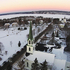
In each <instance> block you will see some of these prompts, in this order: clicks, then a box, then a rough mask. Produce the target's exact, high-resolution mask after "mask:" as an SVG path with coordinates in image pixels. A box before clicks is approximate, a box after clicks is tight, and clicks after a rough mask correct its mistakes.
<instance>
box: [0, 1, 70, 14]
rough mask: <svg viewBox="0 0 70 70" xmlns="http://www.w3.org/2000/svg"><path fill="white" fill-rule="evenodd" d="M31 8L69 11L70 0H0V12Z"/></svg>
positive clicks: (31, 9)
mask: <svg viewBox="0 0 70 70" xmlns="http://www.w3.org/2000/svg"><path fill="white" fill-rule="evenodd" d="M33 10H61V11H70V0H0V13H9V12H19V11H20V12H22V11H33Z"/></svg>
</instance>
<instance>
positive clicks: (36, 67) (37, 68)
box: [31, 58, 39, 70]
mask: <svg viewBox="0 0 70 70" xmlns="http://www.w3.org/2000/svg"><path fill="white" fill-rule="evenodd" d="M31 66H32V69H31V70H39V64H38V60H37V58H36V59H35V60H34V63H32V65H31Z"/></svg>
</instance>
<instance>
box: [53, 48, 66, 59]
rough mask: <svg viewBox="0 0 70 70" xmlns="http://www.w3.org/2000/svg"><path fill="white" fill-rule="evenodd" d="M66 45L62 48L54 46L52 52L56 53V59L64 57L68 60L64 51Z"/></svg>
mask: <svg viewBox="0 0 70 70" xmlns="http://www.w3.org/2000/svg"><path fill="white" fill-rule="evenodd" d="M63 51H64V47H61V48H60V49H55V48H53V50H52V53H53V54H55V57H56V59H63V60H67V56H66V55H65V54H64V53H63Z"/></svg>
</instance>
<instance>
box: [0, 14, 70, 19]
mask: <svg viewBox="0 0 70 70" xmlns="http://www.w3.org/2000/svg"><path fill="white" fill-rule="evenodd" d="M19 16H35V17H37V16H43V17H48V18H64V17H66V18H70V15H59V14H12V15H3V16H0V19H7V18H13V17H19Z"/></svg>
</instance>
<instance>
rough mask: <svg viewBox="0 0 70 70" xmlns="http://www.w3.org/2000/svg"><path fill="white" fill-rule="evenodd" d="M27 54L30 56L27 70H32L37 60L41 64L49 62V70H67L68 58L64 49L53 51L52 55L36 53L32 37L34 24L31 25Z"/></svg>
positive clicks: (26, 64)
mask: <svg viewBox="0 0 70 70" xmlns="http://www.w3.org/2000/svg"><path fill="white" fill-rule="evenodd" d="M27 41H28V44H27V49H26V52H27V53H29V54H30V55H28V56H26V60H25V68H26V70H31V65H32V63H34V60H35V59H36V58H37V60H38V62H39V63H43V62H44V61H45V60H46V61H47V62H48V65H49V66H50V67H48V70H51V68H52V70H65V67H66V59H67V56H66V55H65V54H64V53H63V50H64V48H63V47H61V48H60V49H53V50H52V52H51V53H48V52H44V51H42V52H41V51H36V50H35V44H34V39H33V35H32V23H30V30H29V37H28V40H27Z"/></svg>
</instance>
